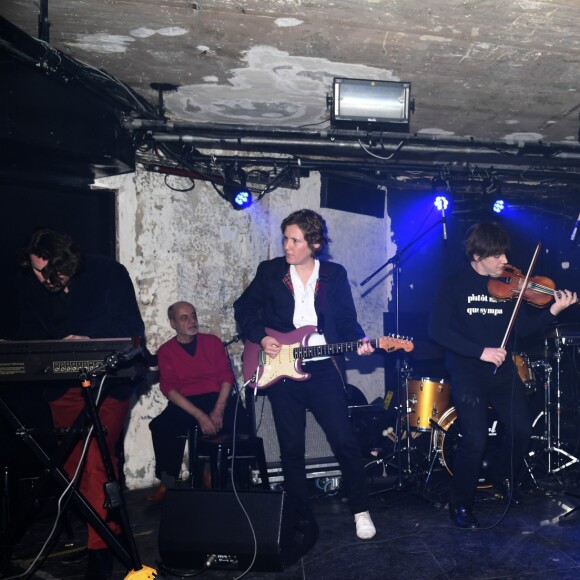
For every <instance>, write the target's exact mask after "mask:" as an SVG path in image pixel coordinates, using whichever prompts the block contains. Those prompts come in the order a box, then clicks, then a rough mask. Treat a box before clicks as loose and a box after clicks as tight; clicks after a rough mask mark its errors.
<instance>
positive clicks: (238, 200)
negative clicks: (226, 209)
mask: <svg viewBox="0 0 580 580" xmlns="http://www.w3.org/2000/svg"><path fill="white" fill-rule="evenodd" d="M246 177H247V176H246V173H245V171H243V170H241V169H233V168H232V169H228V170H227V171H226V180H225V183H224V197H225V198H226V199H227V200H228V201H229V202H230V203H231V204H232V207H233V208H234V209H237V210H242V209H247V208H248V207H250V206H251V205H252V203H253V201H254V200H253V199H252V193H251V192H250V190H249V189H248V188H247V187H246Z"/></svg>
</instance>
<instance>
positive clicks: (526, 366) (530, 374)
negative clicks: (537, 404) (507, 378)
mask: <svg viewBox="0 0 580 580" xmlns="http://www.w3.org/2000/svg"><path fill="white" fill-rule="evenodd" d="M512 359H513V361H514V364H515V365H516V369H517V371H518V375H519V376H520V379H522V383H524V385H525V387H526V391H528V392H529V393H533V392H534V390H535V383H536V377H535V375H534V369H533V368H532V365H531V364H530V359H529V358H528V355H526V354H524V353H523V352H520V353H513V354H512Z"/></svg>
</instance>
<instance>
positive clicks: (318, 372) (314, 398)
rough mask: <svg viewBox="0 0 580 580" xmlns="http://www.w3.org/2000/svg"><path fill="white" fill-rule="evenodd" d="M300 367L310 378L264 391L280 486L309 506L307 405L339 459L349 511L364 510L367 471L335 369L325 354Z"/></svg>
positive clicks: (286, 381) (342, 386) (366, 501)
mask: <svg viewBox="0 0 580 580" xmlns="http://www.w3.org/2000/svg"><path fill="white" fill-rule="evenodd" d="M303 370H305V371H306V372H308V373H310V374H311V378H310V379H309V380H307V381H303V382H300V381H293V380H289V379H283V380H281V381H279V382H278V383H276V384H274V385H272V386H271V387H269V389H268V391H267V394H268V397H269V399H270V403H271V405H272V414H273V416H274V424H275V426H276V433H277V435H278V443H279V445H280V460H281V462H282V471H283V474H284V490H285V491H286V492H287V493H288V494H289V495H291V496H292V497H293V498H295V499H296V500H297V501H298V502H300V504H302V505H308V501H309V493H308V485H307V479H306V463H305V454H306V409H309V410H310V411H311V412H312V414H313V415H314V417H315V419H316V420H317V421H318V423H319V424H320V426H321V427H322V430H323V431H324V433H325V435H326V438H327V439H328V443H329V444H330V447H331V449H332V452H333V453H334V455H335V457H336V459H337V460H338V463H339V465H340V469H341V472H342V478H343V484H344V489H345V492H346V496H347V498H348V500H349V502H350V509H351V511H352V513H353V514H354V513H358V512H363V511H366V510H368V492H367V482H366V474H365V471H364V466H363V460H362V455H361V451H360V447H359V444H358V442H357V440H356V437H355V435H354V431H353V428H352V425H351V423H350V420H349V417H348V403H347V399H346V391H345V388H344V384H343V381H342V378H341V376H340V374H339V371H338V369H337V368H336V366H335V364H334V363H333V361H332V360H329V359H325V360H322V361H316V362H311V363H306V364H304V365H303Z"/></svg>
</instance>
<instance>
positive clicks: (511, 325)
mask: <svg viewBox="0 0 580 580" xmlns="http://www.w3.org/2000/svg"><path fill="white" fill-rule="evenodd" d="M541 247H542V242H538V245H537V246H536V251H535V252H534V255H533V256H532V261H531V262H530V266H529V267H528V272H527V273H526V277H525V278H524V283H523V284H522V290H521V291H520V294H519V296H518V299H517V300H516V305H515V306H514V311H513V312H512V316H511V318H510V321H509V324H508V327H507V329H506V331H505V335H504V337H503V340H502V341H501V348H505V347H506V344H507V341H508V340H509V337H510V334H511V332H512V330H513V328H514V323H515V321H516V318H517V316H518V312H519V310H520V306H521V305H522V300H523V297H524V292H525V291H526V290H527V288H528V281H529V279H530V276H531V275H532V272H533V270H534V267H535V265H536V262H537V260H538V255H539V253H540V248H541ZM496 372H497V367H495V370H494V371H493V374H495V373H496Z"/></svg>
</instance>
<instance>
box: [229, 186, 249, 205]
mask: <svg viewBox="0 0 580 580" xmlns="http://www.w3.org/2000/svg"><path fill="white" fill-rule="evenodd" d="M232 205H233V206H234V209H246V208H247V207H250V206H251V205H252V194H251V193H250V192H249V191H248V190H247V189H245V188H240V189H239V190H238V191H237V193H234V196H233V199H232Z"/></svg>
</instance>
